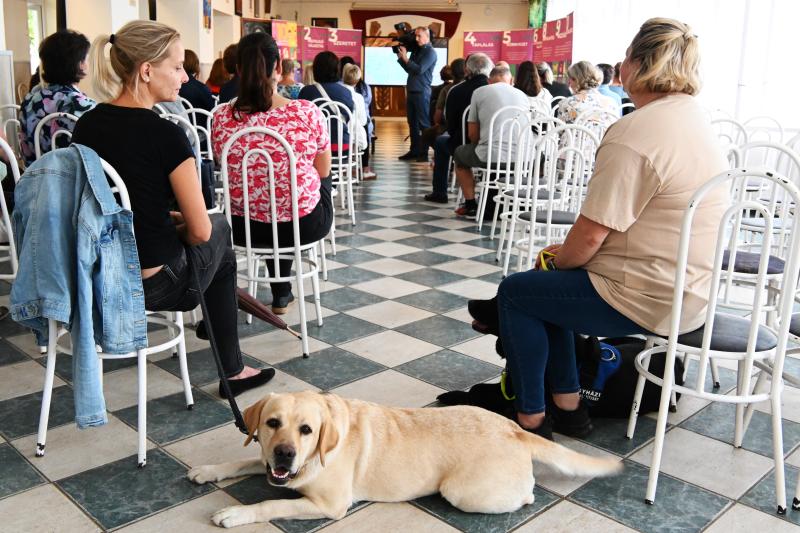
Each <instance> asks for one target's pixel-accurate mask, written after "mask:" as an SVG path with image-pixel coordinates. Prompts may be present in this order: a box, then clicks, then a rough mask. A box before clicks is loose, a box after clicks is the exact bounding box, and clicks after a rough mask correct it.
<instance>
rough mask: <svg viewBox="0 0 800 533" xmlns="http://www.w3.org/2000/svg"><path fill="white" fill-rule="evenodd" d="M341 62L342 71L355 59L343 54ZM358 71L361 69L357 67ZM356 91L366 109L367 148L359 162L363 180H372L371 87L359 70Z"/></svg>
mask: <svg viewBox="0 0 800 533" xmlns="http://www.w3.org/2000/svg"><path fill="white" fill-rule="evenodd" d="M339 63H340V64H341V69H342V71H344V67H346V66H347V65H355V64H356V62H355V60H354V59H353V58H352V57H350V56H344V57H343V58H342V60H341V61H340V62H339ZM359 71H361V69H360V67H359ZM312 77H313V75H312ZM312 83H313V81H312ZM353 88H354V89H355V91H356V93H358V94H360V95H361V97H362V98H363V99H364V109H365V110H366V111H367V126H366V130H367V149H366V150H364V155H362V156H361V164H362V165H363V170H364V179H365V180H373V179H375V178H376V177H377V176H376V175H375V173H374V172H373V171H372V168H370V166H369V158H370V153H369V147H370V145H371V144H372V140H373V138H374V135H375V127H374V126H375V125H374V123H373V121H372V109H371V107H372V89H370V87H369V84H368V83H366V82H365V81H364V73H363V72H361V76H360V78H359V80H358V83H356V84H355V86H354V87H353Z"/></svg>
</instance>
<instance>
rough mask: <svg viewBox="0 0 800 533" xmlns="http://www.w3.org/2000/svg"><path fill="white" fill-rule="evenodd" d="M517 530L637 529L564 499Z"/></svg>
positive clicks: (612, 532) (614, 532) (627, 532)
mask: <svg viewBox="0 0 800 533" xmlns="http://www.w3.org/2000/svg"><path fill="white" fill-rule="evenodd" d="M515 531H517V532H519V533H538V532H544V531H546V532H548V533H574V532H577V531H586V532H590V531H603V532H606V533H634V532H635V531H636V530H635V529H630V528H629V527H626V526H623V525H622V524H620V523H618V522H614V521H613V520H611V519H610V518H606V517H605V516H603V515H601V514H598V513H595V512H593V511H590V510H588V509H585V508H583V507H581V506H580V505H575V504H574V503H572V502H568V501H562V502H560V503H558V504H557V505H555V506H553V507H551V508H550V509H548V510H547V511H545V512H544V513H542V514H541V515H539V516H537V517H536V518H534V519H533V520H531V521H530V522H528V523H527V524H525V525H524V526H522V527H521V528H519V529H517V530H515Z"/></svg>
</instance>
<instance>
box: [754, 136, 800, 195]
mask: <svg viewBox="0 0 800 533" xmlns="http://www.w3.org/2000/svg"><path fill="white" fill-rule="evenodd" d="M739 153H740V156H741V165H740V166H742V167H745V166H746V167H747V168H753V167H755V168H759V169H762V170H765V171H769V172H777V173H778V174H781V175H782V176H786V177H787V178H789V179H790V180H791V181H792V182H793V183H795V184H796V185H798V186H800V155H798V153H797V152H795V151H794V150H792V149H791V148H789V147H788V146H786V145H783V144H778V143H774V142H766V141H754V142H749V143H747V144H744V145H742V146H740V147H739ZM770 183H771V182H770Z"/></svg>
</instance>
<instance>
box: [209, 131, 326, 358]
mask: <svg viewBox="0 0 800 533" xmlns="http://www.w3.org/2000/svg"><path fill="white" fill-rule="evenodd" d="M245 136H261V137H263V139H264V141H263V142H261V143H260V144H259V146H260V147H259V148H248V149H246V151H243V153H240V154H236V155H235V157H236V159H237V160H238V161H241V186H242V208H243V217H244V220H245V222H246V223H245V225H244V228H245V244H244V246H241V245H237V244H234V246H233V249H234V250H235V251H236V252H238V253H239V254H244V256H245V259H246V262H247V273H246V274H241V273H239V274H238V278H239V279H242V280H245V281H247V284H248V290H249V292H250V294H251V295H252V296H253V297H255V296H256V293H257V290H258V285H259V284H266V283H269V282H271V281H273V282H274V281H295V282H296V286H297V305H298V307H299V309H300V333H301V337H302V343H303V357H308V354H309V348H308V327H307V325H306V306H305V288H304V287H303V281H304V280H305V279H308V278H310V279H311V286H312V289H313V292H314V305H315V309H316V315H317V325H318V326H322V307H321V305H320V291H319V269H318V266H317V248H318V246H319V244H318V242H312V243H309V244H302V245H301V244H299V243H300V242H301V241H300V225H299V220H300V216H299V214H298V203H297V173H296V172H297V159H296V157H295V155H294V151H293V150H292V148H291V146H290V145H289V143H288V142H287V141H286V139H285V138H284V137H283V136H282V135H280V134H279V133H277V132H275V131H274V130H271V129H269V128H263V127H252V128H245V129H242V130H240V131H237V132H236V133H235V134H234V135H232V136H231V138H230V139H228V141H227V142H226V143H225V146H224V147H223V148H222V153H221V154H220V163H221V164H222V186H223V189H224V191H225V216H226V217H227V219H228V223H229V224H231V196H230V181H229V176H228V174H229V169H228V166H229V160H230V159H231V157H232V156H233V155H234V154H233V153H232V147H233V146H234V145H235V144H236V142H237V141H238V140H239V139H241V138H243V137H245ZM340 138H341V137H340ZM267 141H270V142H271V144H273V146H274V145H275V144H277V145H278V146H277V147H275V148H276V152H283V153H284V154H285V157H286V164H287V167H288V171H289V186H290V191H291V203H292V230H293V233H294V239H293V242H294V245H293V246H280V245H279V243H278V226H277V218H278V215H277V206H276V205H275V202H272V201H270V202H269V209H270V220H271V221H272V223H271V224H272V241H273V243H274V244H273V246H272V247H270V248H258V247H255V246H253V243H252V240H251V235H250V223H249V221H250V192H249V191H250V187H251V183H250V179H248V169H249V168H250V165H251V164H252V163H251V161H252V160H253V159H255V158H263V159H264V160H265V169H264V171H265V172H266V176H265V180H264V181H265V185H267V187H268V189H269V198H270V200H272V199H273V198H275V189H276V183H275V181H276V179H275V166H276V164H277V163H276V160H275V157H274V156H273V154H270V153H269V152H268V151H267V150H266V148H265V147H264V146H265V144H264V143H265V142H267ZM304 255H305V257H304ZM281 259H293V260H294V270H295V274H294V275H292V274H291V272H281V269H280V260H281ZM266 261H272V262H273V272H274V276H270V275H269V272H268V271H267V266H266ZM262 262H264V270H265V272H264V275H260V274H259V271H260V265H261V263H262ZM249 319H250V317H248V320H249Z"/></svg>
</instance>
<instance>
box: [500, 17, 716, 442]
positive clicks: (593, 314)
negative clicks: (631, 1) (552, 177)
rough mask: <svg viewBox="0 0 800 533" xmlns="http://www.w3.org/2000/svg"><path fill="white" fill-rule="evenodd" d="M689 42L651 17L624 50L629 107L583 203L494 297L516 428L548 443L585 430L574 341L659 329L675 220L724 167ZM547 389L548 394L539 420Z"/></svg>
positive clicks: (685, 326) (707, 218)
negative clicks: (561, 235) (701, 102)
mask: <svg viewBox="0 0 800 533" xmlns="http://www.w3.org/2000/svg"><path fill="white" fill-rule="evenodd" d="M698 50H699V45H698V41H697V36H695V35H694V34H693V33H692V31H691V29H690V28H689V27H688V26H686V25H685V24H682V23H680V22H678V21H675V20H671V19H650V20H648V21H647V22H645V23H644V25H642V27H641V29H640V30H639V33H637V34H636V36H635V37H634V39H633V42H632V43H631V45H630V47H629V48H628V50H627V52H626V57H625V61H624V63H623V64H622V82H623V84H624V87H625V90H626V91H627V93H628V94H629V95H630V97H631V99H632V100H633V102H634V103H635V104H636V109H637V111H636V112H635V113H632V114H630V115H627V116H625V117H624V118H622V119H620V120H619V121H618V122H616V123H615V124H613V125H612V126H611V127H610V128H609V129H608V132H607V133H606V135H605V137H604V138H603V142H602V143H601V145H600V148H599V149H598V151H597V160H596V166H595V170H594V174H593V175H592V178H591V180H590V181H589V187H588V192H587V197H586V201H585V202H584V204H583V207H582V210H581V214H580V216H579V217H578V219H577V221H576V222H575V225H574V226H573V227H572V229H571V230H570V232H569V233H568V234H567V237H566V239H565V241H564V242H563V243H562V244H554V245H551V246H548V247H547V248H546V250H547V251H548V252H550V253H552V254H555V255H554V256H552V257H548V258H547V259H546V265H545V266H546V267H547V268H546V269H544V268H542V265H541V264H540V262H539V261H537V263H536V267H535V269H534V270H531V271H529V272H523V273H518V274H514V275H513V276H510V277H508V278H507V279H505V280H504V281H503V282H502V283H501V284H500V287H499V289H498V301H497V306H498V310H499V317H500V324H499V326H500V336H501V339H502V342H503V347H504V349H505V352H506V356H507V360H508V370H509V373H510V377H511V379H512V382H513V386H514V392H515V394H516V400H515V408H516V411H517V420H518V422H519V424H520V425H521V426H522V427H524V428H526V429H529V430H532V431H536V432H537V433H539V434H542V435H544V436H549V435H550V433H551V431H552V429H553V428H554V429H555V430H557V431H559V432H560V433H565V434H568V435H573V436H584V435H586V434H588V433H589V432H590V431H591V429H592V426H591V422H590V420H589V417H588V413H587V412H586V408H585V407H584V406H583V405H582V404H581V402H580V397H579V394H578V391H579V389H580V384H579V381H578V373H577V370H576V365H575V346H574V333H581V334H588V335H598V336H619V335H630V334H636V333H649V332H654V333H657V334H662V335H663V334H666V333H668V329H669V326H668V321H669V315H670V312H671V300H672V291H673V280H674V278H675V271H676V259H675V258H676V255H677V249H678V240H679V237H680V227H681V219H682V216H683V213H684V210H685V209H686V207H687V206H688V204H689V199H690V198H691V196H692V194H693V193H694V192H695V191H696V190H697V189H698V188H699V187H700V186H701V185H702V184H703V183H705V182H706V181H707V180H709V179H710V178H712V177H713V176H715V175H717V174H718V173H720V172H722V171H724V170H725V169H726V168H727V165H726V162H725V159H724V157H723V155H722V153H721V151H720V149H719V147H718V144H717V142H716V138H715V136H714V133H713V132H712V130H711V127H710V124H709V123H708V121H707V120H706V118H705V113H703V112H702V111H701V109H700V107H699V106H698V105H697V104H696V103H695V101H694V98H693V96H694V95H695V94H697V92H698V91H699V90H700V81H699V77H698V64H699V52H698ZM727 201H728V198H727V194H726V193H725V192H724V191H719V193H718V194H717V195H716V196H713V197H711V198H709V199H708V201H704V203H703V205H701V206H700V208H699V209H698V211H697V215H696V218H695V223H694V225H693V228H692V232H693V234H692V239H691V243H692V247H693V248H692V251H691V252H690V254H689V264H688V268H687V274H686V279H687V283H686V292H685V294H684V312H683V316H682V317H681V329H682V331H691V330H694V329H696V328H698V327H700V326H701V325H702V324H703V320H704V313H705V311H704V310H705V307H706V304H707V295H708V289H709V285H708V284H709V282H710V277H711V268H712V256H711V254H708V253H706V252H707V251H708V250H710V249H713V246H714V243H715V235H716V227H717V225H718V223H719V220H720V218H721V216H722V213H723V212H724V209H725V207H726V206H727ZM545 381H547V384H548V385H549V389H550V392H551V393H552V402H548V407H547V409H548V414H550V415H552V416H548V417H547V418H545Z"/></svg>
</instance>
